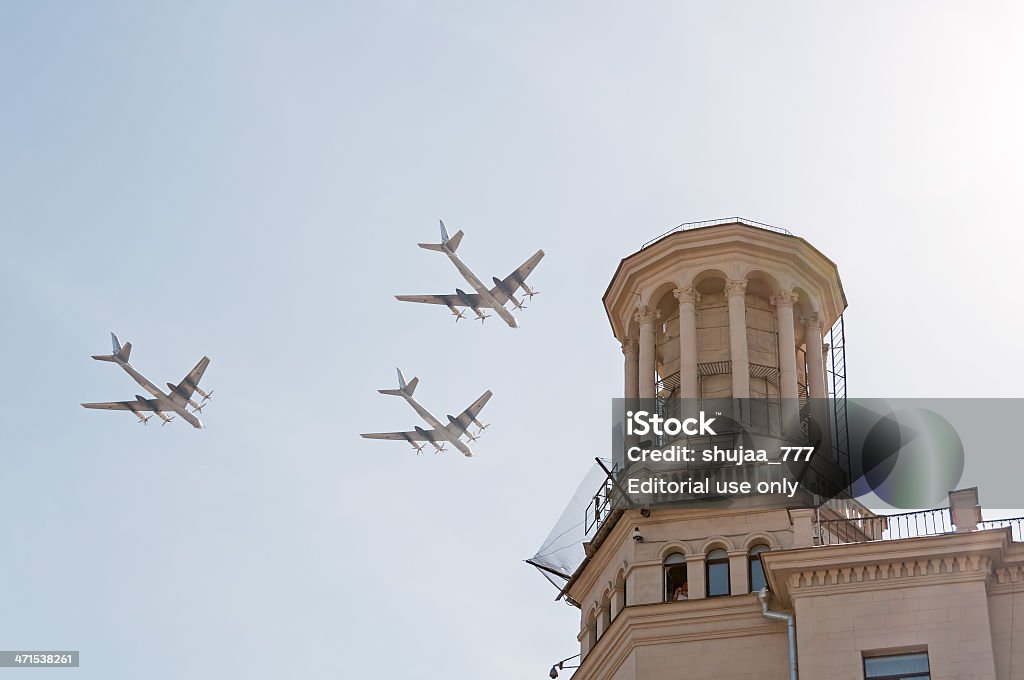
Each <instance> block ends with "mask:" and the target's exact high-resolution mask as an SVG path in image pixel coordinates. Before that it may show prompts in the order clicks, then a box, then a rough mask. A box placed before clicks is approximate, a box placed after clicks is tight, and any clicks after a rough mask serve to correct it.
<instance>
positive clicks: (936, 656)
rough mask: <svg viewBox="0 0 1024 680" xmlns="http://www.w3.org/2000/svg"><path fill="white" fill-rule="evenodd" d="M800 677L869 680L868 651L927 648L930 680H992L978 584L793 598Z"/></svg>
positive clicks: (866, 588) (984, 604) (874, 587)
mask: <svg viewBox="0 0 1024 680" xmlns="http://www.w3.org/2000/svg"><path fill="white" fill-rule="evenodd" d="M795 609H796V617H797V645H798V649H799V659H800V678H801V680H832V679H834V678H850V679H851V680H853V679H856V678H863V677H864V670H863V658H864V653H865V652H869V653H870V652H873V651H882V650H901V649H908V648H910V649H913V648H917V649H921V650H924V649H927V652H928V659H929V662H930V664H931V668H932V675H931V677H932V679H933V680H992V679H993V678H994V677H995V665H994V660H993V653H992V633H991V629H990V626H989V613H988V598H987V595H986V592H985V583H984V581H983V580H981V579H977V578H976V579H974V580H971V581H964V582H951V583H943V584H936V585H915V586H908V587H898V586H897V587H881V586H880V584H877V583H872V584H864V585H863V589H862V590H859V591H858V592H843V593H835V594H822V595H815V596H799V597H796V598H795Z"/></svg>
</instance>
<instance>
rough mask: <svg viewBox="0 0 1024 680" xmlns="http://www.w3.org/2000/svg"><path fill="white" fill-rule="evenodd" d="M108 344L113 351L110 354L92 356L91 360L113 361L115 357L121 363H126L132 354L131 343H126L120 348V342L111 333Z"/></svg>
mask: <svg viewBox="0 0 1024 680" xmlns="http://www.w3.org/2000/svg"><path fill="white" fill-rule="evenodd" d="M110 343H111V345H113V350H114V351H113V353H112V354H93V355H92V358H93V359H95V360H96V361H114V357H117V358H118V359H120V360H121V361H128V357H129V356H131V353H132V343H130V342H126V343H124V347H122V346H121V341H120V340H118V339H117V336H116V335H114V334H113V333H111V334H110Z"/></svg>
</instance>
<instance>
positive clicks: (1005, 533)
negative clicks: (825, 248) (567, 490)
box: [548, 219, 1024, 680]
mask: <svg viewBox="0 0 1024 680" xmlns="http://www.w3.org/2000/svg"><path fill="white" fill-rule="evenodd" d="M604 303H605V308H606V310H607V312H608V317H609V320H610V322H611V325H612V330H613V332H614V334H615V337H616V338H617V339H618V340H619V341H620V342H621V343H622V349H623V354H624V358H625V362H624V363H625V379H624V396H625V397H626V398H627V399H636V398H640V399H654V400H658V399H661V398H663V397H665V396H667V395H680V396H682V397H684V398H687V399H703V400H706V399H721V398H726V399H728V398H733V399H735V398H741V399H749V400H750V403H752V404H755V405H757V404H760V405H763V407H764V409H767V410H768V411H769V412H770V411H771V410H772V409H776V410H779V411H785V410H787V409H790V410H796V409H800V408H802V405H804V404H806V403H807V402H806V400H807V399H808V398H811V399H814V398H828V397H829V396H833V397H836V399H835V400H834V401H835V402H840V401H842V398H844V397H845V395H844V394H843V391H844V389H845V388H844V386H843V378H844V376H843V375H842V370H843V369H842V366H843V361H842V354H841V353H842V350H843V348H842V346H841V345H842V342H841V340H842V334H841V323H842V313H843V310H844V309H845V307H846V298H845V295H844V294H843V289H842V284H841V282H840V279H839V273H838V270H837V268H836V265H835V264H834V263H832V262H831V261H830V260H829V259H828V258H827V257H825V255H823V254H822V253H820V252H819V251H817V250H816V249H815V248H814V247H813V246H812V245H811V244H809V243H808V242H806V241H805V240H803V239H801V238H798V237H796V236H794V235H792V234H790V233H788V232H786V231H784V230H779V229H776V228H773V227H768V226H767V225H761V224H758V223H754V222H749V221H746V220H740V219H728V220H720V221H715V222H709V223H699V224H692V225H683V226H682V227H680V228H678V229H676V230H674V231H672V232H670V233H668V234H666V235H664V236H662V237H660V238H659V239H656V240H655V241H653V242H651V243H649V244H647V245H645V246H644V247H643V248H642V249H641V250H640V251H638V252H636V253H634V254H632V255H630V256H629V257H627V258H625V259H624V260H622V263H621V264H620V266H619V268H618V270H617V271H616V272H615V275H614V277H613V279H612V282H611V284H610V285H609V287H608V291H607V292H606V294H605V297H604ZM830 393H831V394H830ZM787 404H791V405H790V406H787ZM751 408H752V409H754V407H751ZM793 415H794V414H792V413H791V414H790V416H793ZM797 417H799V416H797ZM829 417H830V418H832V419H833V420H835V419H840V418H841V417H842V414H841V413H838V409H836V411H835V412H833V413H831V414H830V416H829ZM783 420H785V418H784V417H783ZM840 439H841V438H840ZM837 446H838V448H839V449H841V446H840V445H838V444H837ZM834 462H835V463H836V464H837V465H839V466H840V467H841V464H842V462H843V461H842V460H841V452H840V453H839V454H837V456H836V458H835V460H834ZM615 474H616V473H615V472H613V473H612V476H611V478H610V481H608V482H602V483H601V485H600V487H599V488H598V489H596V490H595V491H596V493H595V494H594V496H593V502H592V503H591V506H590V507H588V510H587V512H588V518H589V521H588V527H587V529H588V535H587V542H586V543H585V544H584V545H583V548H584V549H585V555H584V558H583V559H582V562H581V563H579V564H578V566H575V565H574V566H575V569H574V570H573V571H571V573H569V572H568V570H566V573H564V574H562V576H563V577H564V578H565V579H567V580H565V581H564V583H560V584H559V585H561V586H562V593H561V597H564V598H565V599H566V600H568V601H569V602H570V603H572V604H574V605H576V606H578V607H579V609H580V614H581V616H580V629H579V644H580V657H579V662H578V663H579V668H578V669H577V670H576V673H575V676H574V677H575V678H576V680H680V679H683V678H686V679H695V680H696V679H703V678H707V679H709V680H710V679H711V678H715V679H731V680H745V679H755V678H757V679H762V678H764V679H769V680H771V679H777V680H785V679H786V678H790V677H792V678H796V677H797V676H799V677H800V678H801V679H802V680H826V679H828V680H832V679H835V678H845V679H849V680H855V679H861V678H885V679H892V678H933V679H940V678H942V679H946V678H949V679H952V678H957V679H960V680H968V679H971V680H975V679H976V680H982V679H984V680H993V679H996V678H998V679H999V680H1010V679H1011V678H1024V543H1020V542H1018V541H1020V539H1021V528H1022V523H1024V520H1005V521H999V522H983V521H981V509H980V506H979V504H978V494H977V491H976V490H974V489H965V490H960V491H955V492H951V493H950V496H949V497H950V507H949V508H943V509H939V510H930V511H926V512H914V513H905V514H903V515H895V516H880V515H875V514H874V513H872V512H871V511H869V510H868V509H867V508H865V507H864V506H862V505H861V504H859V503H858V502H856V501H855V500H852V499H849V498H847V499H842V498H838V499H832V500H830V501H828V502H827V503H815V502H814V501H815V500H816V499H814V498H810V497H802V498H798V499H797V500H799V503H794V504H793V505H791V506H789V507H779V506H777V505H775V506H771V505H759V504H758V503H748V504H746V505H739V506H738V505H736V504H731V505H729V506H721V507H715V506H706V507H704V506H702V507H693V506H686V505H678V504H677V505H673V504H671V503H665V504H651V505H645V506H643V507H636V506H633V505H630V504H626V503H623V502H622V500H621V497H619V499H618V500H616V496H615V494H614V493H611V492H610V489H611V487H612V486H614V475H615ZM1015 539H1016V540H1015ZM548 571H557V570H551V569H548ZM553 582H556V583H557V579H553ZM765 587H766V591H764V592H761V589H762V588H765ZM682 598H685V599H682ZM1018 604H1020V605H1021V612H1020V613H1019V614H1018V613H1016V605H1018ZM563 666H564V665H563ZM557 670H558V669H557V668H556V669H553V670H552V675H553V676H554V674H555V672H556V671H557Z"/></svg>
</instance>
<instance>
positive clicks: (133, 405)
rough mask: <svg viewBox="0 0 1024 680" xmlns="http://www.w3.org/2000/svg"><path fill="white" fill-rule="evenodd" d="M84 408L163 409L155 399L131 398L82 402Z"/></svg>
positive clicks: (113, 409) (109, 409) (118, 409)
mask: <svg viewBox="0 0 1024 680" xmlns="http://www.w3.org/2000/svg"><path fill="white" fill-rule="evenodd" d="M82 406H84V407H86V408H99V409H106V410H108V411H157V410H160V411H165V410H168V409H166V408H160V405H159V403H158V402H157V400H156V399H138V398H136V399H133V400H132V401H102V402H98V403H92V404H82Z"/></svg>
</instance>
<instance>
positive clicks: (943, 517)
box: [815, 508, 953, 545]
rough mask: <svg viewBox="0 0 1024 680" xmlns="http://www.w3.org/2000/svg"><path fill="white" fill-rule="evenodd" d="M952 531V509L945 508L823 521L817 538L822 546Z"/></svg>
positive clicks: (817, 524) (818, 525)
mask: <svg viewBox="0 0 1024 680" xmlns="http://www.w3.org/2000/svg"><path fill="white" fill-rule="evenodd" d="M952 531H953V524H952V522H951V521H950V518H949V511H948V510H947V509H945V508H941V509H938V510H920V511H918V512H904V513H902V514H899V515H875V516H872V517H856V518H850V519H828V520H819V521H818V522H816V526H815V535H816V536H815V537H816V539H817V544H818V545H841V544H844V543H865V542H867V541H895V540H899V539H901V538H918V537H920V536H938V535H940V534H948V533H951V532H952Z"/></svg>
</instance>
